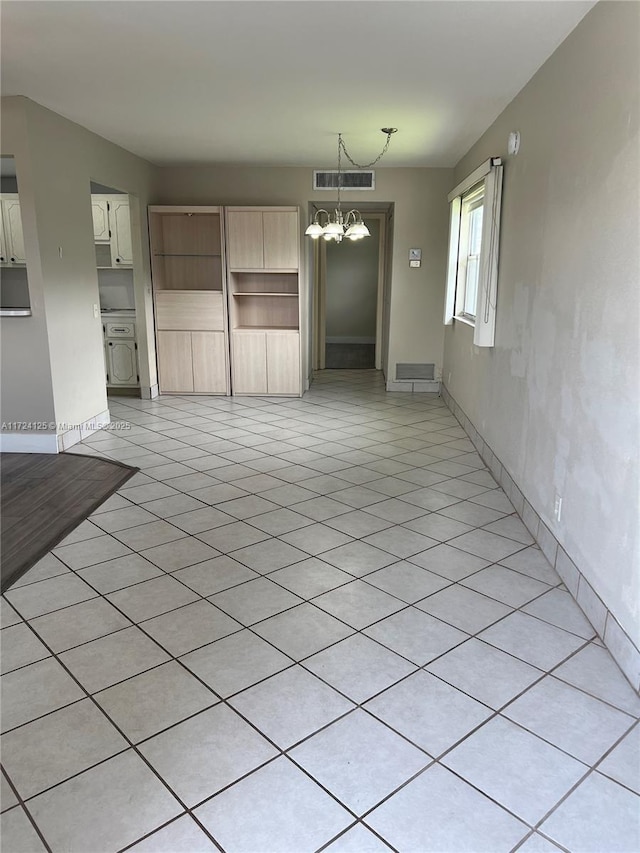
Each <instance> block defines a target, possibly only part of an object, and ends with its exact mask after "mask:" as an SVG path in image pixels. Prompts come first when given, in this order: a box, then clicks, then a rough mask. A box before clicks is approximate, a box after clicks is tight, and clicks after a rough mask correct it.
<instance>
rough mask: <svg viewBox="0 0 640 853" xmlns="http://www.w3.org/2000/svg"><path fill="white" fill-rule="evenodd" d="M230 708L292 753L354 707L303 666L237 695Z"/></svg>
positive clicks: (285, 671)
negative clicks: (299, 742) (301, 741)
mask: <svg viewBox="0 0 640 853" xmlns="http://www.w3.org/2000/svg"><path fill="white" fill-rule="evenodd" d="M230 704H231V705H232V707H234V708H235V709H236V710H237V711H239V712H240V714H242V716H243V717H244V718H245V719H247V720H249V722H251V723H253V725H254V726H256V728H257V729H258V730H259V731H261V732H263V734H265V735H266V736H267V737H268V738H269V740H272V741H273V742H274V743H275V744H276V745H277V746H279V747H280V748H281V749H288V748H289V747H291V746H293V744H295V743H297V742H298V741H300V740H302V739H303V738H305V737H308V736H309V735H311V734H313V733H314V732H316V731H318V729H320V728H322V727H323V726H326V725H328V724H329V723H331V722H333V720H335V719H337V717H340V716H342V715H343V714H346V713H347V712H348V711H350V710H351V709H352V708H353V707H354V705H353V703H352V702H350V701H349V700H348V699H345V698H344V697H343V696H340V694H339V693H336V691H335V690H333V689H332V688H331V687H329V686H328V685H326V684H324V683H323V682H322V681H320V679H318V678H316V677H315V676H313V675H311V674H310V673H308V672H307V671H306V670H304V669H302V667H299V666H295V667H291V668H290V669H285V670H284V672H280V673H278V674H277V675H272V676H271V678H268V679H267V680H266V681H261V682H260V684H256V685H255V687H250V688H249V689H248V690H245V691H244V692H243V693H239V694H237V695H236V696H234V697H233V699H231V700H230Z"/></svg>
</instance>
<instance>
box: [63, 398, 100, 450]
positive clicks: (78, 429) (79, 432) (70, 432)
mask: <svg viewBox="0 0 640 853" xmlns="http://www.w3.org/2000/svg"><path fill="white" fill-rule="evenodd" d="M110 423H111V414H110V412H109V409H105V410H104V412H100V414H99V415H96V416H95V417H93V418H89V420H88V421H84V423H81V424H74V425H73V426H72V427H71V429H67V430H64V432H60V433H58V437H57V438H58V441H57V444H58V453H62V452H63V451H64V450H69V448H70V447H73V445H74V444H78V442H80V441H83V440H84V439H85V438H88V437H89V436H90V435H91V433H93V432H95V431H96V430H98V429H104V428H105V427H106V426H109V424H110ZM65 426H67V424H65Z"/></svg>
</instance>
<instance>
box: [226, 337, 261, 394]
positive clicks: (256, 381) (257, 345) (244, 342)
mask: <svg viewBox="0 0 640 853" xmlns="http://www.w3.org/2000/svg"><path fill="white" fill-rule="evenodd" d="M231 365H232V371H233V393H234V394H266V393H267V347H266V342H265V332H234V333H233V350H232V358H231Z"/></svg>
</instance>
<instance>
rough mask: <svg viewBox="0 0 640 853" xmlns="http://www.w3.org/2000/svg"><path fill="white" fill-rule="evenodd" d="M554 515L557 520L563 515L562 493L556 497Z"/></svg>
mask: <svg viewBox="0 0 640 853" xmlns="http://www.w3.org/2000/svg"><path fill="white" fill-rule="evenodd" d="M553 515H554V518H555V520H556V521H560V518H561V516H562V498H561V497H560V495H556V499H555V501H554V502H553Z"/></svg>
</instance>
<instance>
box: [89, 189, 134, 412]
mask: <svg viewBox="0 0 640 853" xmlns="http://www.w3.org/2000/svg"><path fill="white" fill-rule="evenodd" d="M90 190H91V212H92V219H93V242H94V246H95V254H96V268H97V273H98V291H99V297H100V314H101V319H102V333H103V346H104V363H105V379H106V385H107V394H128V395H133V396H140V374H139V369H138V345H137V339H136V311H135V293H134V269H133V240H132V234H131V211H130V197H129V195H128V194H127V193H125V192H122V191H121V190H118V189H115V188H114V187H108V186H103V185H102V184H98V183H95V182H94V181H92V182H91V184H90Z"/></svg>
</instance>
